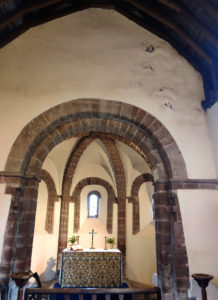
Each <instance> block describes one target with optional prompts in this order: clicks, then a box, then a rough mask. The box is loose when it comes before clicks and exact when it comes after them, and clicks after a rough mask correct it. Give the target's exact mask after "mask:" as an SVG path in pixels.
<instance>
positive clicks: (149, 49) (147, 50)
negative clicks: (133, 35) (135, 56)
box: [145, 45, 155, 53]
mask: <svg viewBox="0 0 218 300" xmlns="http://www.w3.org/2000/svg"><path fill="white" fill-rule="evenodd" d="M154 50H155V48H154V46H153V45H149V46H148V47H146V48H145V52H149V53H152V52H154Z"/></svg>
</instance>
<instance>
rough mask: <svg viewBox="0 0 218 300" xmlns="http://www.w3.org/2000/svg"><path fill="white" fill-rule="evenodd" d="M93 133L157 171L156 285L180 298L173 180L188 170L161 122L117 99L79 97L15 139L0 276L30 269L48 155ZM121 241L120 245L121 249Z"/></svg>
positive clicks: (182, 267) (179, 232)
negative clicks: (121, 145)
mask: <svg viewBox="0 0 218 300" xmlns="http://www.w3.org/2000/svg"><path fill="white" fill-rule="evenodd" d="M96 132H98V133H101V134H105V135H107V136H108V135H109V136H111V137H114V136H116V137H117V138H118V139H121V140H124V141H126V143H128V144H129V145H130V146H131V147H132V148H133V149H135V150H136V151H138V152H139V153H140V154H141V155H142V156H143V157H144V158H145V159H146V160H147V161H148V162H149V165H150V166H151V168H152V170H153V171H155V172H154V173H155V174H156V178H155V193H154V205H155V228H156V245H157V267H158V280H159V285H160V287H161V288H162V291H163V293H164V295H165V296H166V297H173V296H174V297H175V296H176V297H177V299H182V297H185V296H186V295H187V289H188V286H189V270H188V263H187V253H186V246H185V241H184V234H183V229H182V221H181V216H180V210H179V204H178V201H177V196H176V190H175V189H174V185H173V181H175V180H177V181H179V180H181V179H183V180H184V179H185V178H187V171H186V166H185V163H184V160H183V157H182V155H181V152H180V150H179V148H178V146H177V144H176V142H175V140H174V139H173V137H172V136H171V135H170V133H169V132H168V130H167V129H166V128H165V127H164V125H163V124H161V123H160V122H159V121H158V120H157V119H156V118H154V117H153V116H151V115H150V114H148V113H146V112H145V111H143V110H142V109H140V108H138V107H136V106H132V105H129V104H126V103H121V102H117V101H105V100H98V99H80V100H74V101H69V102H66V103H62V104H60V105H57V106H55V107H52V108H51V109H49V110H47V111H45V112H44V113H42V114H41V115H39V116H38V117H36V118H35V119H33V120H32V121H31V122H30V123H29V124H27V125H26V126H25V128H24V129H23V130H22V131H21V133H20V134H19V136H18V137H17V139H16V141H15V143H14V145H13V146H12V149H11V151H10V154H9V156H8V160H7V163H6V166H5V171H4V178H3V179H2V180H1V181H2V182H6V183H7V188H6V192H10V193H11V194H12V202H11V207H10V211H9V217H8V222H7V228H6V232H5V240H4V249H3V253H2V265H1V274H2V275H1V276H2V277H4V278H9V275H10V274H11V271H12V270H13V271H14V272H19V271H24V270H27V269H29V267H30V262H31V251H32V239H33V231H34V221H35V210H36V200H37V191H38V180H39V178H40V173H41V168H42V164H43V161H44V160H45V158H46V156H47V154H48V153H49V152H50V151H51V150H52V149H53V148H54V147H55V146H56V145H57V144H58V143H60V142H62V141H64V140H66V139H69V138H71V137H75V136H79V137H83V136H89V135H90V134H93V133H96ZM17 203H19V205H18V208H19V209H17ZM122 209H123V208H122V207H121V211H120V212H122ZM120 217H121V218H122V217H123V216H120ZM122 224H124V226H123V227H122V228H121V229H120V230H121V231H122V230H123V231H125V221H122ZM27 225H28V226H27ZM16 236H19V239H15V237H16ZM8 237H11V239H8ZM15 240H16V241H17V242H16V244H15ZM123 242H125V241H120V245H119V247H121V249H122V246H124V244H123ZM178 257H179V258H180V259H179V260H178ZM175 262H177V263H175Z"/></svg>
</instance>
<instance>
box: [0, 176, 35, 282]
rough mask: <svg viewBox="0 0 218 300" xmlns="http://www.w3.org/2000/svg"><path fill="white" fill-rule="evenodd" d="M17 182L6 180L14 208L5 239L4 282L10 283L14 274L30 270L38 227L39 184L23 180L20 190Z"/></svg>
mask: <svg viewBox="0 0 218 300" xmlns="http://www.w3.org/2000/svg"><path fill="white" fill-rule="evenodd" d="M13 181H14V178H12V179H11V182H10V183H9V180H7V187H6V193H7V194H12V200H11V206H10V210H9V216H8V221H7V226H6V230H5V235H4V244H3V251H2V260H1V266H0V274H1V279H0V280H1V281H2V279H4V280H5V279H7V280H8V279H9V276H10V275H11V273H12V272H25V271H27V270H29V269H30V265H31V255H32V244H33V235H34V226H35V215H36V202H37V194H38V181H37V180H35V179H23V180H22V184H21V185H20V187H19V188H15V187H14V182H13Z"/></svg>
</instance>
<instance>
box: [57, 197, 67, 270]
mask: <svg viewBox="0 0 218 300" xmlns="http://www.w3.org/2000/svg"><path fill="white" fill-rule="evenodd" d="M69 200H70V199H68V198H64V197H63V198H62V199H61V211H60V224H59V239H58V257H57V267H58V269H59V268H60V261H61V253H62V251H63V250H64V249H65V248H66V247H67V236H68V217H69Z"/></svg>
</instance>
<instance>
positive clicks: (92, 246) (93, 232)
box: [89, 229, 97, 249]
mask: <svg viewBox="0 0 218 300" xmlns="http://www.w3.org/2000/svg"><path fill="white" fill-rule="evenodd" d="M96 233H97V232H95V231H94V229H92V231H91V232H89V234H91V235H92V244H91V247H90V249H95V247H94V244H93V242H94V234H96Z"/></svg>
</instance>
